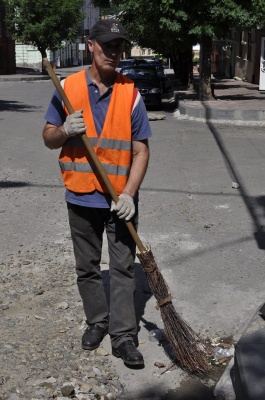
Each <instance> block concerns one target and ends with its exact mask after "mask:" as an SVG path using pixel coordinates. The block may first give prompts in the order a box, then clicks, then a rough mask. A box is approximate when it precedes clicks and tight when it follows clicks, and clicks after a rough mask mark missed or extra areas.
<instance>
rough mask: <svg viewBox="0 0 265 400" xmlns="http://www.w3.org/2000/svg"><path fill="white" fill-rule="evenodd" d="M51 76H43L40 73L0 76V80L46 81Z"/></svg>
mask: <svg viewBox="0 0 265 400" xmlns="http://www.w3.org/2000/svg"><path fill="white" fill-rule="evenodd" d="M50 79H51V78H50V77H49V76H44V75H40V76H37V75H35V76H28V75H25V76H10V77H8V76H0V82H11V81H14V82H21V81H32V82H33V81H47V80H50Z"/></svg>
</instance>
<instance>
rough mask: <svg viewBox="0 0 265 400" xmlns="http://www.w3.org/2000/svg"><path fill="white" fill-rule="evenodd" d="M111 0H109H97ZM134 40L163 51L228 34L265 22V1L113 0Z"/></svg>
mask: <svg viewBox="0 0 265 400" xmlns="http://www.w3.org/2000/svg"><path fill="white" fill-rule="evenodd" d="M95 1H104V2H106V1H108V0H95ZM109 4H110V5H111V6H112V7H113V5H115V4H116V5H118V6H119V18H120V19H121V20H122V21H123V22H124V24H126V27H127V29H128V31H129V33H130V36H131V39H133V41H134V42H136V43H137V44H139V45H140V46H143V47H151V48H153V49H155V50H157V51H162V50H163V49H164V48H165V46H166V47H168V46H169V47H172V46H174V47H177V48H178V47H181V48H183V46H185V47H186V44H188V45H190V44H191V43H196V42H199V41H200V38H201V37H202V36H203V35H204V36H210V37H214V36H217V37H224V36H225V35H226V34H227V32H228V31H229V29H231V28H238V29H249V28H251V27H255V26H257V25H263V24H264V21H265V0H202V1H192V0H111V1H110V3H109Z"/></svg>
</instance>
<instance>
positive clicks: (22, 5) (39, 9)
mask: <svg viewBox="0 0 265 400" xmlns="http://www.w3.org/2000/svg"><path fill="white" fill-rule="evenodd" d="M4 4H5V6H6V23H7V25H8V27H9V30H10V32H12V34H13V37H14V38H15V39H16V40H18V41H20V42H22V43H25V44H31V45H33V46H36V47H37V48H38V49H39V51H40V52H41V54H42V56H45V54H46V50H47V49H50V50H55V49H58V48H59V47H60V45H61V41H62V40H66V39H72V38H76V35H77V32H78V30H79V28H80V24H81V21H82V19H83V14H82V12H81V7H82V5H83V1H82V0H35V1H33V0H4Z"/></svg>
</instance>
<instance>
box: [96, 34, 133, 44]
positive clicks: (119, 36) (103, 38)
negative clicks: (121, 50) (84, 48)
mask: <svg viewBox="0 0 265 400" xmlns="http://www.w3.org/2000/svg"><path fill="white" fill-rule="evenodd" d="M89 39H98V40H100V41H101V42H103V43H107V42H110V41H111V40H114V39H123V40H125V41H126V42H127V43H129V44H131V42H130V41H129V40H128V39H127V37H126V36H125V35H122V34H120V33H117V34H116V33H111V34H109V33H108V34H106V35H100V36H96V37H94V38H93V37H89Z"/></svg>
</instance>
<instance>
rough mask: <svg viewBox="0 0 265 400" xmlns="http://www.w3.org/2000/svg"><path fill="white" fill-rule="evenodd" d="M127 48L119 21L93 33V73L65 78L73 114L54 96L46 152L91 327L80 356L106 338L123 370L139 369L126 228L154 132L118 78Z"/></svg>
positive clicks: (127, 84) (134, 214)
mask: <svg viewBox="0 0 265 400" xmlns="http://www.w3.org/2000/svg"><path fill="white" fill-rule="evenodd" d="M125 41H128V39H127V36H126V31H125V29H124V27H123V26H122V25H121V24H120V23H119V22H118V21H116V20H112V19H110V20H100V21H98V22H97V23H96V24H95V25H94V26H93V27H92V29H91V32H90V36H89V40H88V48H89V51H90V52H91V55H92V60H93V61H92V66H91V67H90V68H89V69H87V70H83V71H80V72H78V73H76V74H73V75H71V76H69V77H67V78H66V79H65V80H64V81H62V86H63V87H64V90H65V92H66V95H67V97H68V98H69V100H70V103H71V104H72V106H73V108H74V109H75V110H78V111H76V112H75V113H74V114H71V115H67V114H68V113H67V111H66V108H65V106H64V104H63V103H62V100H61V98H60V96H59V94H58V92H57V91H55V93H54V96H53V98H52V101H51V103H50V105H49V108H48V110H47V113H46V115H45V119H46V121H47V122H46V125H45V127H44V129H43V138H44V143H45V145H46V146H47V147H48V148H50V149H58V148H60V147H62V150H61V154H60V157H59V164H60V167H61V172H62V177H63V180H64V183H65V186H66V202H67V207H68V215H69V224H70V229H71V235H72V240H73V247H74V254H75V258H76V272H77V285H78V289H79V292H80V295H81V298H82V300H83V306H84V311H85V315H86V322H87V324H88V327H87V329H86V331H85V332H84V334H83V337H82V347H83V349H87V350H92V349H95V348H97V347H98V346H99V345H100V343H101V341H102V339H103V338H104V336H105V335H106V334H107V333H109V335H110V338H111V345H112V352H113V355H114V356H116V357H121V358H122V359H123V361H124V363H125V365H127V366H143V365H144V360H143V356H142V354H141V353H140V352H139V350H138V349H137V347H136V345H135V341H136V336H137V323H136V318H135V310H134V290H135V281H134V259H135V243H134V241H133V239H132V237H131V235H130V234H129V231H128V229H127V227H126V223H125V221H124V220H126V221H128V220H131V221H132V223H133V224H134V226H135V227H137V221H138V210H137V209H138V207H137V205H138V189H139V187H140V185H141V182H142V180H143V178H144V176H145V173H146V169H147V165H148V158H149V148H148V138H149V137H150V136H151V130H150V126H149V121H148V117H147V113H146V109H145V106H144V103H143V100H142V98H141V96H140V94H139V92H138V91H137V89H135V88H134V84H133V82H132V81H131V80H129V79H127V78H126V77H125V76H123V75H121V74H119V73H118V72H116V70H115V68H116V67H117V65H118V63H119V61H120V58H121V55H122V52H123V50H124V44H125ZM84 133H86V135H87V136H88V137H89V140H90V141H91V143H92V144H93V147H94V150H95V152H96V154H97V156H98V157H99V159H100V161H101V163H102V165H103V167H104V169H105V171H106V173H107V174H108V177H109V179H110V181H111V183H112V185H113V187H114V189H115V191H116V193H117V194H118V196H119V201H118V202H117V204H115V203H114V202H113V201H112V200H111V198H110V195H109V194H108V193H107V191H106V189H105V187H104V184H103V183H102V182H101V180H100V177H99V176H98V174H97V171H95V169H94V165H93V163H90V160H89V155H88V152H87V150H86V148H85V147H84V144H83V141H82V139H81V138H80V136H78V135H80V134H84ZM104 229H105V230H106V235H107V239H108V250H109V258H110V262H109V273H110V305H109V308H108V305H107V301H106V296H105V292H104V288H103V284H102V277H101V272H100V260H101V252H102V237H103V232H104Z"/></svg>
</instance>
